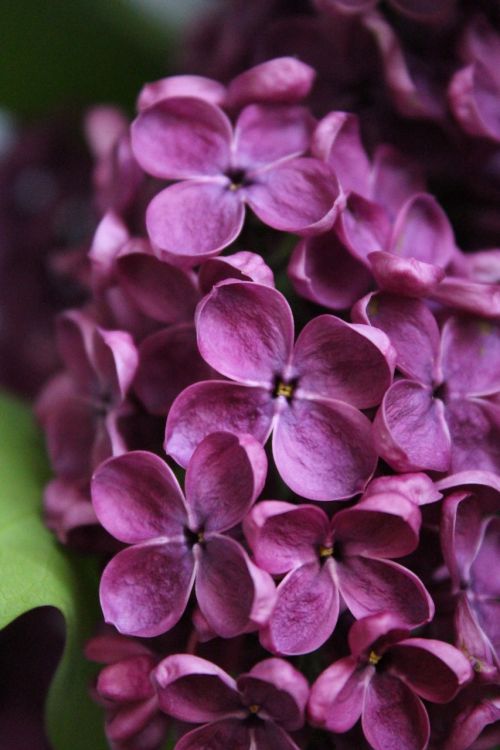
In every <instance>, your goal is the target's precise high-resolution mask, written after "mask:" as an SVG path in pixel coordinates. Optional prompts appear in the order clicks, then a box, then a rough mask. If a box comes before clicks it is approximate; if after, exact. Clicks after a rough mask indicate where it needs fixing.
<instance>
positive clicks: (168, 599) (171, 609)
mask: <svg viewBox="0 0 500 750" xmlns="http://www.w3.org/2000/svg"><path fill="white" fill-rule="evenodd" d="M266 471H267V461H266V457H265V453H264V451H263V449H262V448H261V446H260V445H259V444H258V443H257V442H256V441H255V440H254V439H253V438H252V437H250V436H242V437H240V438H239V439H238V438H237V437H235V436H234V435H230V434H227V433H222V432H219V433H214V434H212V435H210V436H209V437H207V438H206V440H204V441H203V442H202V443H201V444H200V445H199V447H198V449H197V450H196V451H195V453H194V454H193V458H192V460H191V461H190V463H189V466H188V469H187V472H186V481H185V487H186V494H185V496H184V495H183V493H182V491H181V489H180V487H179V484H178V482H177V480H176V478H175V476H174V473H173V472H172V470H171V469H170V468H169V467H168V466H167V465H166V464H165V462H164V461H162V460H161V459H160V458H159V457H158V456H155V455H154V454H152V453H147V452H146V451H134V452H132V453H127V454H125V455H123V456H119V457H118V458H116V459H111V460H109V461H107V462H106V463H104V464H102V465H101V466H100V467H99V469H98V470H97V471H96V473H95V475H94V477H93V480H92V501H93V504H94V509H95V512H96V514H97V517H98V519H99V521H100V522H101V523H102V525H103V526H104V528H105V529H107V531H109V533H110V534H112V535H113V536H114V537H116V538H117V539H119V540H120V541H122V542H125V543H126V544H129V545H132V546H131V547H128V548H127V549H125V550H122V551H121V552H119V553H118V554H117V555H116V556H115V557H114V558H113V559H112V560H111V562H109V563H108V565H107V567H106V569H105V570H104V573H103V575H102V579H101V587H100V598H101V605H102V609H103V612H104V617H105V620H106V622H110V623H112V624H113V625H115V627H116V628H117V629H118V630H119V631H120V632H122V633H126V634H128V635H140V636H154V635H159V634H160V633H164V632H166V631H167V630H169V629H170V628H172V627H173V626H174V625H175V624H176V622H177V621H178V620H179V619H180V617H181V615H182V613H183V612H184V610H185V608H186V605H187V603H188V599H189V596H190V593H191V590H192V588H193V586H195V590H196V597H197V600H198V605H199V607H200V609H201V611H202V613H203V615H204V616H205V618H206V619H207V621H208V623H209V625H210V626H211V627H212V629H213V630H214V631H215V632H216V633H217V634H218V635H220V636H222V637H224V638H230V637H232V636H234V635H237V634H239V633H242V632H244V631H246V630H249V629H250V630H251V629H255V627H256V626H257V625H259V624H262V623H263V622H264V621H265V620H266V619H267V617H268V615H269V611H270V609H271V607H272V605H273V603H274V596H275V591H274V584H273V581H272V579H271V577H270V576H269V575H268V574H267V573H265V572H264V571H261V570H259V568H257V567H256V566H255V565H254V564H253V563H252V562H251V561H250V559H249V557H248V555H247V554H246V552H245V551H244V550H243V548H242V547H241V545H240V544H239V543H238V542H236V541H235V540H234V539H233V538H231V537H230V536H227V535H225V534H224V532H225V531H227V530H229V529H231V528H232V527H234V526H235V525H236V524H238V523H240V521H241V520H242V518H243V517H244V515H245V514H246V513H247V511H248V510H249V508H250V507H251V505H252V503H253V502H254V500H255V498H256V497H257V496H258V495H259V493H260V491H261V489H262V486H263V484H264V481H265V478H266Z"/></svg>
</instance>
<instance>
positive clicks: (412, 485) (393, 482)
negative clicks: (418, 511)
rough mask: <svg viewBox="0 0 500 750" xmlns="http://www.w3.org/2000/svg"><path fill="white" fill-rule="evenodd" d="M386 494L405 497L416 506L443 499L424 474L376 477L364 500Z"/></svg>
mask: <svg viewBox="0 0 500 750" xmlns="http://www.w3.org/2000/svg"><path fill="white" fill-rule="evenodd" d="M384 493H388V494H391V495H392V493H397V494H400V495H403V496H404V497H406V498H408V499H409V500H411V501H412V503H415V504H416V505H427V504H428V503H435V502H436V501H437V500H441V499H442V497H443V495H442V493H441V492H439V490H438V488H437V486H436V485H435V484H434V482H433V481H432V479H430V477H428V476H427V474H422V473H418V474H415V473H411V474H397V475H391V476H381V477H375V479H372V481H371V482H370V484H369V485H368V487H367V488H366V491H365V494H364V495H363V499H364V498H367V497H371V496H372V495H379V494H382V495H383V494H384Z"/></svg>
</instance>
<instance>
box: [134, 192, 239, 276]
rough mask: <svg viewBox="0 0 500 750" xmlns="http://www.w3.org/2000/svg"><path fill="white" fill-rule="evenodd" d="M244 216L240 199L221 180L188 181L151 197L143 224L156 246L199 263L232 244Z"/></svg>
mask: <svg viewBox="0 0 500 750" xmlns="http://www.w3.org/2000/svg"><path fill="white" fill-rule="evenodd" d="M244 218H245V207H244V205H243V202H242V200H241V199H240V198H239V196H238V195H237V193H234V192H232V191H231V190H229V189H228V187H227V186H226V185H225V184H224V183H219V182H215V181H213V182H212V181H206V182H201V181H199V182H197V181H196V180H189V181H186V182H179V183H177V184H175V185H171V186H170V187H168V188H165V190H162V191H161V192H160V193H158V194H157V195H156V196H155V197H154V198H153V200H152V201H151V203H150V204H149V206H148V208H147V211H146V226H147V229H148V234H149V236H150V238H151V241H152V242H153V243H154V244H155V245H157V246H158V247H159V248H161V249H162V250H166V251H167V252H168V253H171V254H172V255H180V256H183V257H184V258H186V260H191V262H194V261H196V262H197V263H199V262H200V261H201V260H205V259H206V258H208V257H210V255H214V254H215V253H218V252H219V251H220V250H222V248H224V247H226V246H227V245H229V244H231V242H232V241H233V240H235V239H236V237H237V236H238V235H239V233H240V231H241V228H242V226H243V220H244Z"/></svg>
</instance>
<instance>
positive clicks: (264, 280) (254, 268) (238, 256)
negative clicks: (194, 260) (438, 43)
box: [198, 250, 274, 294]
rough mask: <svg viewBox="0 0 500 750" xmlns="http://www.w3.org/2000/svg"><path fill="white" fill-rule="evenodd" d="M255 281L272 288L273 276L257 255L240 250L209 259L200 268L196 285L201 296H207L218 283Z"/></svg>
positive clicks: (262, 259)
mask: <svg viewBox="0 0 500 750" xmlns="http://www.w3.org/2000/svg"><path fill="white" fill-rule="evenodd" d="M225 279H236V280H237V281H256V282H257V283H259V284H265V285H266V286H274V275H273V272H272V270H271V269H270V268H269V266H268V265H267V263H266V262H265V261H264V258H262V256H261V255H259V254H258V253H251V252H249V251H248V250H240V251H239V252H237V253H232V254H231V255H226V256H224V257H219V258H209V259H208V260H206V261H205V262H204V263H203V264H202V265H201V267H200V270H199V272H198V283H199V285H200V289H201V291H202V293H203V294H208V292H210V291H211V290H212V287H214V286H215V285H216V284H218V283H219V281H224V280H225Z"/></svg>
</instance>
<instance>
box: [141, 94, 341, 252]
mask: <svg viewBox="0 0 500 750" xmlns="http://www.w3.org/2000/svg"><path fill="white" fill-rule="evenodd" d="M313 126H314V121H313V119H312V117H311V115H310V114H309V113H308V111H307V110H306V109H304V108H302V107H299V106H285V105H284V106H280V105H274V106H272V105H260V104H252V105H249V106H248V107H246V108H245V109H244V110H243V111H242V112H241V114H240V115H239V117H238V120H237V123H236V126H235V128H234V131H233V127H232V125H231V122H230V120H229V119H228V117H227V116H226V115H225V114H224V112H223V111H222V110H221V109H219V108H218V107H217V106H215V105H214V104H211V103H210V102H208V101H206V100H203V99H196V98H193V97H171V98H167V99H162V100H161V101H160V102H158V103H157V104H154V105H153V106H151V107H149V108H148V109H146V110H144V111H143V112H142V113H141V114H140V115H139V117H138V118H137V120H136V121H135V122H134V123H133V125H132V146H133V149H134V153H135V156H136V158H137V160H138V161H139V163H140V165H141V166H142V168H143V169H144V170H145V171H146V172H148V173H149V174H152V175H153V176H155V177H159V178H162V179H168V180H181V182H178V183H176V184H175V185H171V186H170V187H167V188H165V189H164V190H162V191H161V192H160V193H158V195H156V196H155V198H153V200H152V201H151V203H150V204H149V207H148V209H147V212H146V224H147V228H148V233H149V235H150V237H151V240H152V242H153V244H154V245H155V246H157V247H158V248H160V250H166V251H168V252H169V253H172V254H175V255H180V256H183V257H184V258H185V260H186V261H189V262H190V263H192V264H196V263H198V262H199V261H200V260H203V259H204V258H206V257H209V256H211V255H215V254H216V253H218V252H219V251H220V250H221V249H222V248H224V247H226V246H227V245H229V244H230V243H231V242H232V241H233V240H235V239H236V237H237V236H238V235H239V233H240V230H241V228H242V226H243V221H244V217H245V204H247V203H248V205H249V206H250V207H251V208H252V210H253V211H254V212H255V213H256V214H257V216H258V217H259V218H260V219H261V221H263V222H264V223H265V224H268V225H269V226H272V227H274V228H275V229H281V230H283V231H289V232H297V233H299V234H311V233H317V232H321V231H323V230H324V229H327V228H328V227H329V226H331V225H332V224H333V222H334V220H335V216H336V214H337V211H338V201H337V199H338V198H339V188H338V184H337V180H336V177H335V175H334V173H333V172H332V170H331V168H330V167H328V166H327V165H326V164H323V163H321V162H319V161H318V160H315V159H311V158H297V157H300V155H301V154H303V153H304V152H305V151H307V149H308V148H309V141H310V136H311V132H312V128H313Z"/></svg>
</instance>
